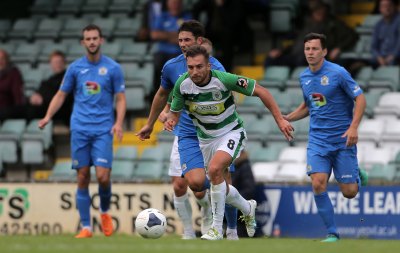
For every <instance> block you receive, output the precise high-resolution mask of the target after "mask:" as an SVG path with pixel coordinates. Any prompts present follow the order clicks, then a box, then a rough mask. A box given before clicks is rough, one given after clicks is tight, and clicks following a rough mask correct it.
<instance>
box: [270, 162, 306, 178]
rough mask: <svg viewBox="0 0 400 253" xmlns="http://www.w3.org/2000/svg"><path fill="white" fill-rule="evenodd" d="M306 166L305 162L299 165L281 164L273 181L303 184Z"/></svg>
mask: <svg viewBox="0 0 400 253" xmlns="http://www.w3.org/2000/svg"><path fill="white" fill-rule="evenodd" d="M306 168H307V164H306V163H305V162H300V163H293V162H290V163H283V164H281V166H280V167H279V169H278V171H277V173H276V175H275V181H280V182H298V183H300V182H303V181H305V180H306V179H307V171H306Z"/></svg>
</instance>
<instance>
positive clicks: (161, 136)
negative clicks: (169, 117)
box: [157, 131, 175, 145]
mask: <svg viewBox="0 0 400 253" xmlns="http://www.w3.org/2000/svg"><path fill="white" fill-rule="evenodd" d="M174 138H175V135H174V134H173V133H170V132H168V131H161V132H159V133H157V141H158V142H159V143H161V142H162V143H171V145H172V143H173V141H174Z"/></svg>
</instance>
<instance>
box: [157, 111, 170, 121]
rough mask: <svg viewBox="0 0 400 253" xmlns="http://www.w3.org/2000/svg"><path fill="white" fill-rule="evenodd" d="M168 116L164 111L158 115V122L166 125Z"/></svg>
mask: <svg viewBox="0 0 400 253" xmlns="http://www.w3.org/2000/svg"><path fill="white" fill-rule="evenodd" d="M167 115H168V113H167V112H164V111H162V112H161V113H160V115H158V120H159V121H160V122H161V123H165V121H167Z"/></svg>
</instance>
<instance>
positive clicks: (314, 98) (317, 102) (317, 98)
mask: <svg viewBox="0 0 400 253" xmlns="http://www.w3.org/2000/svg"><path fill="white" fill-rule="evenodd" d="M310 100H311V104H312V106H313V107H314V108H316V107H321V106H324V105H326V98H325V96H324V95H322V94H321V93H312V94H311V95H310Z"/></svg>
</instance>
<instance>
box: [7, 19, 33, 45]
mask: <svg viewBox="0 0 400 253" xmlns="http://www.w3.org/2000/svg"><path fill="white" fill-rule="evenodd" d="M36 26H37V20H35V19H27V18H24V19H18V20H16V21H15V22H14V24H13V27H12V29H11V30H10V31H9V33H8V36H7V37H8V40H26V41H31V40H32V38H33V32H34V31H35V30H36Z"/></svg>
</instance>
